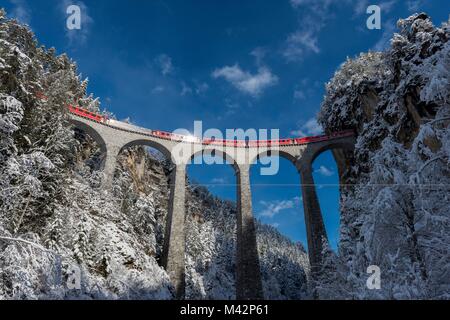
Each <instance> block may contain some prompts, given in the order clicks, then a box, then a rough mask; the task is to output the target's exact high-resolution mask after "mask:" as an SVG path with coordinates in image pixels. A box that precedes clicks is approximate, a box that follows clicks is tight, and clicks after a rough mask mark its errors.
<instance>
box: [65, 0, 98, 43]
mask: <svg viewBox="0 0 450 320" xmlns="http://www.w3.org/2000/svg"><path fill="white" fill-rule="evenodd" d="M71 5H77V6H79V7H80V13H81V17H80V18H81V29H79V30H77V29H73V30H69V29H68V28H67V26H66V19H67V18H68V17H69V16H68V14H67V8H68V7H69V6H71ZM60 7H61V9H62V11H63V14H64V15H63V17H64V26H65V28H66V37H67V38H68V39H69V45H71V46H77V45H83V44H85V43H86V41H87V39H88V37H89V34H90V32H91V28H92V25H93V24H94V19H93V18H92V17H91V16H90V15H89V10H88V7H87V6H86V4H85V3H84V2H82V1H72V0H63V1H62V2H61V5H60Z"/></svg>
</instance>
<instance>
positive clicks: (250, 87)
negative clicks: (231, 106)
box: [212, 64, 278, 97]
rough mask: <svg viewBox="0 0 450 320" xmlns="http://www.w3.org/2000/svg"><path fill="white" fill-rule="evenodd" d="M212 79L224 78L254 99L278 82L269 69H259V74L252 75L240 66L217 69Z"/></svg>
mask: <svg viewBox="0 0 450 320" xmlns="http://www.w3.org/2000/svg"><path fill="white" fill-rule="evenodd" d="M212 77H213V78H215V79H217V78H224V79H225V80H227V81H228V82H229V83H231V84H232V85H233V86H234V87H235V88H236V89H238V90H239V91H241V92H243V93H246V94H249V95H251V96H254V97H257V96H259V95H260V94H262V93H263V91H264V90H265V89H267V88H268V87H271V86H273V85H275V84H276V83H277V82H278V77H277V76H276V75H274V74H272V72H271V71H270V70H269V69H268V68H267V67H259V68H258V72H257V73H255V74H251V73H250V72H248V71H244V70H242V69H241V67H240V66H239V65H238V64H235V65H233V66H225V67H223V68H220V69H216V70H214V72H213V73H212Z"/></svg>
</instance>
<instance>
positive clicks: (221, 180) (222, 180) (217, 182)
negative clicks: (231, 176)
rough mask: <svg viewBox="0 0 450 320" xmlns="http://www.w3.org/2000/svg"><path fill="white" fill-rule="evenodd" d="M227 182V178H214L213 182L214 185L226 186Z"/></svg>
mask: <svg viewBox="0 0 450 320" xmlns="http://www.w3.org/2000/svg"><path fill="white" fill-rule="evenodd" d="M226 182H227V180H226V179H225V178H213V179H212V180H211V183H212V184H225V183H226Z"/></svg>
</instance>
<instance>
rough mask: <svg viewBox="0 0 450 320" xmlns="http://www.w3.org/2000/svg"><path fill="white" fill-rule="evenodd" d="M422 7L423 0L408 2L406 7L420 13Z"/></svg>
mask: <svg viewBox="0 0 450 320" xmlns="http://www.w3.org/2000/svg"><path fill="white" fill-rule="evenodd" d="M422 5H423V0H410V1H406V6H407V8H408V10H409V11H411V12H417V11H419V9H420V7H421V6H422Z"/></svg>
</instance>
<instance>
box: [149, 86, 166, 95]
mask: <svg viewBox="0 0 450 320" xmlns="http://www.w3.org/2000/svg"><path fill="white" fill-rule="evenodd" d="M163 91H164V87H163V86H156V87H154V88H153V89H152V93H153V94H155V93H161V92H163Z"/></svg>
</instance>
